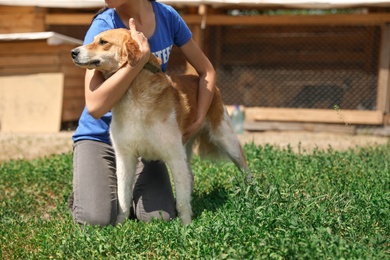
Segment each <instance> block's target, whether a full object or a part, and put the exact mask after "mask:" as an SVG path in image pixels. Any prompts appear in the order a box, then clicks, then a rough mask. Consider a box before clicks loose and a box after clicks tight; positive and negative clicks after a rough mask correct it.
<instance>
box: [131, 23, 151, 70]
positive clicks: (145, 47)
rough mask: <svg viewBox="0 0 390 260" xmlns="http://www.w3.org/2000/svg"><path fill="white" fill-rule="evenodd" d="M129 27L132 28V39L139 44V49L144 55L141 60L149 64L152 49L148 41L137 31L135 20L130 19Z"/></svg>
mask: <svg viewBox="0 0 390 260" xmlns="http://www.w3.org/2000/svg"><path fill="white" fill-rule="evenodd" d="M129 27H130V33H131V37H132V38H133V39H134V40H135V41H136V42H137V43H138V45H139V48H140V50H141V53H142V56H141V60H144V61H145V63H146V62H148V61H149V58H150V47H149V43H148V39H147V38H146V37H145V35H144V34H143V33H142V32H139V31H137V29H136V27H135V20H134V19H133V18H130V20H129Z"/></svg>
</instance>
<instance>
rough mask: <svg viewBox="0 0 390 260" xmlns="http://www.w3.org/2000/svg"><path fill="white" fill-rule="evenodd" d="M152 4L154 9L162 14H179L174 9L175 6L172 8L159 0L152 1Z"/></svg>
mask: <svg viewBox="0 0 390 260" xmlns="http://www.w3.org/2000/svg"><path fill="white" fill-rule="evenodd" d="M152 4H153V8H154V10H155V11H156V10H158V11H159V12H160V13H161V14H163V15H173V16H177V15H179V14H178V12H177V11H176V10H175V8H173V7H172V6H170V5H167V4H164V3H161V2H156V1H152Z"/></svg>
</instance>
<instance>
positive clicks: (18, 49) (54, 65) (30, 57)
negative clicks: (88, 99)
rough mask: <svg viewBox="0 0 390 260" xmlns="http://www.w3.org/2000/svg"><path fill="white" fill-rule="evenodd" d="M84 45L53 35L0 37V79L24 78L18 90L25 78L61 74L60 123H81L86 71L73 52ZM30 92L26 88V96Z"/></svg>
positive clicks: (15, 80)
mask: <svg viewBox="0 0 390 260" xmlns="http://www.w3.org/2000/svg"><path fill="white" fill-rule="evenodd" d="M81 44H82V41H80V40H77V39H74V38H70V37H67V36H64V35H60V34H57V33H53V32H38V33H11V34H0V56H1V59H0V79H1V78H5V77H10V76H21V77H19V78H18V77H14V84H15V86H17V85H24V84H25V82H22V81H23V80H22V79H23V77H22V76H26V75H34V74H47V75H50V74H54V73H57V74H58V73H59V74H62V75H63V77H62V78H63V80H61V84H63V90H62V91H61V93H62V100H61V103H60V104H62V110H61V114H60V115H61V118H60V120H61V121H62V122H66V121H74V120H78V118H79V116H80V114H81V109H82V108H83V106H84V85H83V81H84V71H83V70H80V69H79V68H77V67H75V66H74V64H73V62H72V60H71V59H70V50H71V49H72V48H75V47H76V46H79V45H81ZM47 87H48V88H50V86H47ZM15 89H17V88H16V87H15ZM29 92H31V93H34V89H27V88H26V89H25V93H26V94H27V95H29V94H28V93H29ZM53 98H54V97H53ZM47 102H49V101H47ZM56 107H57V105H56ZM48 109H50V108H48ZM53 109H54V108H53ZM58 127H59V126H58Z"/></svg>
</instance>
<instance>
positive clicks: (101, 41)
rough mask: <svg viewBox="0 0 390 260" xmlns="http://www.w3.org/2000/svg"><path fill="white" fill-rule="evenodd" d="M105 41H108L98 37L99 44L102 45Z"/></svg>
mask: <svg viewBox="0 0 390 260" xmlns="http://www.w3.org/2000/svg"><path fill="white" fill-rule="evenodd" d="M106 43H108V42H107V41H105V40H103V39H100V41H99V45H104V44H106Z"/></svg>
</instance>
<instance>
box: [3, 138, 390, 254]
mask: <svg viewBox="0 0 390 260" xmlns="http://www.w3.org/2000/svg"><path fill="white" fill-rule="evenodd" d="M245 151H246V154H247V157H248V161H249V164H250V167H251V168H252V169H253V170H254V172H255V173H254V176H255V178H254V180H253V181H252V182H251V183H250V184H249V185H247V184H245V183H244V182H243V181H242V180H243V178H242V177H241V176H240V174H239V173H238V172H237V170H236V169H235V168H234V166H233V165H232V164H231V163H220V164H213V163H209V162H206V161H200V160H199V159H198V158H195V159H194V161H193V171H194V174H195V191H194V195H193V210H194V221H193V223H192V224H191V225H189V226H187V227H182V225H181V222H180V220H179V219H175V220H173V221H171V222H168V223H163V222H157V221H155V222H152V223H142V222H138V221H132V220H130V221H127V222H126V223H125V224H124V225H123V226H117V227H112V226H110V227H106V228H98V227H92V226H85V227H83V228H80V227H79V226H78V225H76V224H74V223H73V221H72V219H71V217H70V215H69V213H68V210H67V198H68V195H69V193H70V191H71V179H72V176H71V175H72V169H71V167H72V154H65V155H59V156H51V157H48V158H45V159H39V160H33V161H10V162H6V163H3V164H1V165H0V174H1V178H0V223H1V224H0V225H1V226H0V242H1V243H0V259H48V258H54V259H62V258H66V259H103V258H104V259H106V258H117V259H134V258H135V259H137V258H139V259H143V258H151V259H155V258H161V259H167V258H168V259H283V258H299V259H301V258H304V259H307V258H310V259H313V258H314V259H335V258H345V259H357V258H359V259H386V258H387V259H389V258H390V144H387V145H384V146H378V147H371V148H360V149H355V150H349V151H346V152H338V151H334V150H332V149H329V150H328V151H325V152H321V151H314V152H313V153H312V154H310V155H309V154H296V153H293V152H292V150H291V149H285V150H280V149H277V148H274V147H272V146H265V147H256V146H254V145H246V146H245Z"/></svg>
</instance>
